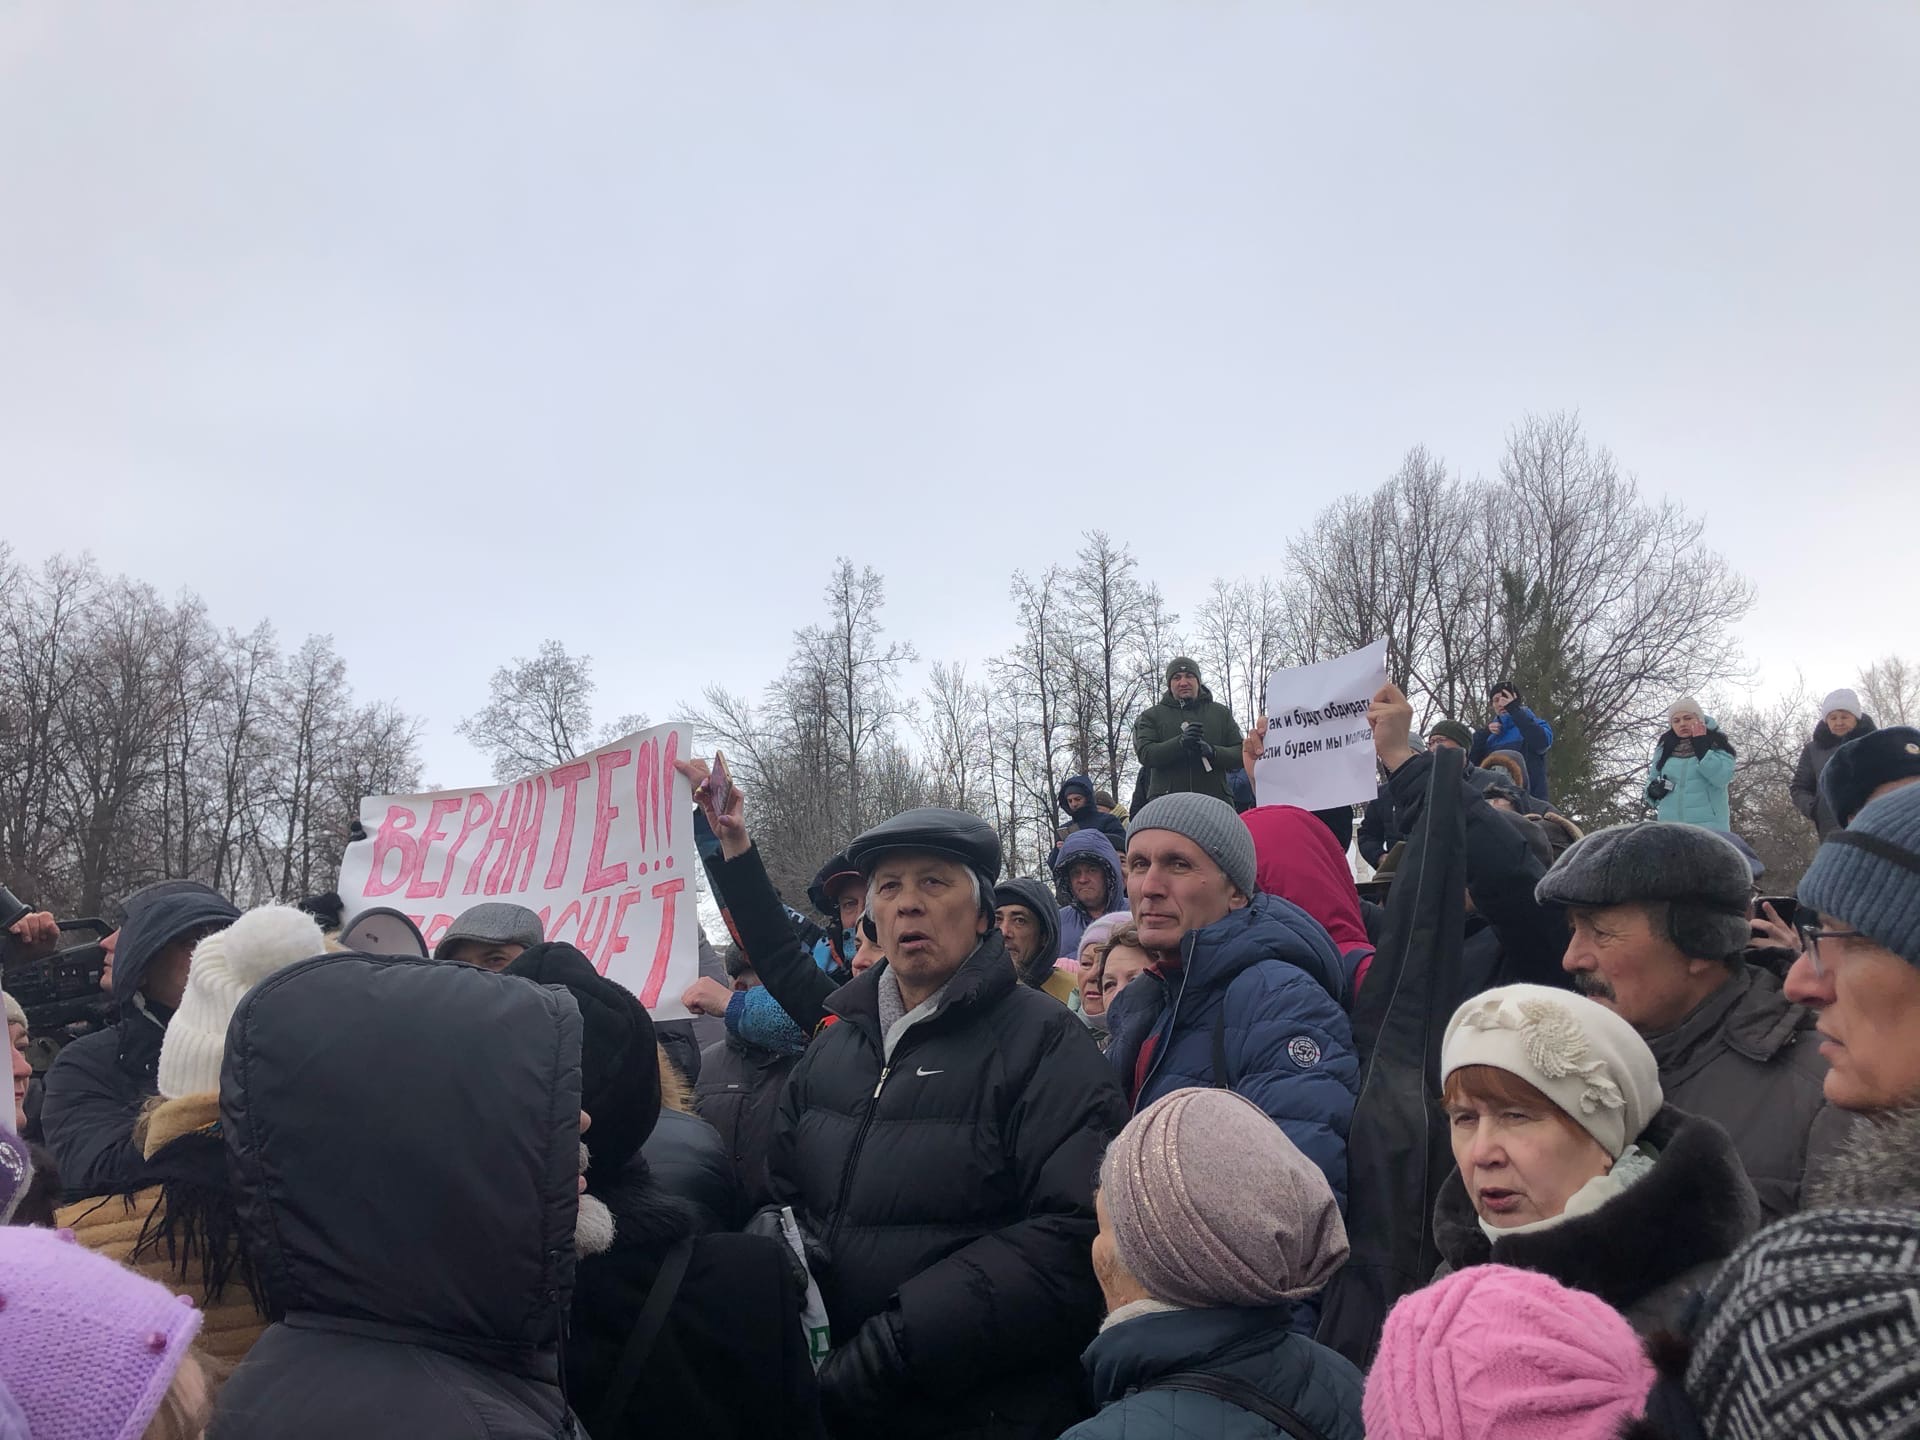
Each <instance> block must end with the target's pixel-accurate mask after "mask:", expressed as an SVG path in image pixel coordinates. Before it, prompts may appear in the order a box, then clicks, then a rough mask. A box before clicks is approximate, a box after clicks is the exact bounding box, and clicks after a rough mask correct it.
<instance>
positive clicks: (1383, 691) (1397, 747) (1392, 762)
mask: <svg viewBox="0 0 1920 1440" xmlns="http://www.w3.org/2000/svg"><path fill="white" fill-rule="evenodd" d="M1367 725H1368V727H1369V728H1370V729H1371V730H1372V731H1373V753H1374V754H1375V755H1377V756H1379V757H1380V763H1381V764H1382V765H1384V766H1386V767H1387V769H1388V770H1389V771H1394V770H1398V769H1399V768H1400V767H1401V766H1402V765H1404V764H1406V763H1407V761H1409V760H1411V759H1412V758H1413V704H1412V702H1411V701H1409V700H1408V699H1407V697H1406V696H1405V695H1403V694H1402V693H1401V692H1400V687H1399V686H1397V685H1393V684H1386V685H1382V686H1381V687H1380V688H1379V689H1378V690H1376V691H1375V692H1374V696H1373V702H1372V703H1371V704H1369V705H1368V706H1367Z"/></svg>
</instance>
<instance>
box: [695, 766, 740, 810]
mask: <svg viewBox="0 0 1920 1440" xmlns="http://www.w3.org/2000/svg"><path fill="white" fill-rule="evenodd" d="M700 801H701V803H702V804H704V805H705V806H706V807H707V809H708V811H709V812H710V813H712V814H713V815H716V816H719V815H724V814H726V813H727V807H728V806H730V805H732V804H733V777H732V776H731V775H729V774H728V773H727V757H726V756H725V755H722V754H721V753H720V752H719V751H718V750H716V751H714V752H713V768H712V769H711V770H710V771H709V772H708V773H707V778H706V782H705V783H704V784H702V785H701V787H700Z"/></svg>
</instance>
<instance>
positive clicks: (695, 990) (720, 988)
mask: <svg viewBox="0 0 1920 1440" xmlns="http://www.w3.org/2000/svg"><path fill="white" fill-rule="evenodd" d="M732 999H733V991H731V990H729V989H728V988H727V987H726V986H724V985H722V984H721V983H720V982H719V981H718V980H713V979H709V978H708V977H707V976H705V975H702V976H701V977H700V978H699V979H698V980H696V981H694V982H693V984H691V985H689V986H688V987H687V993H686V994H684V995H682V996H681V997H680V1003H681V1004H682V1005H684V1006H686V1007H687V1009H689V1010H691V1011H692V1012H693V1013H694V1014H696V1015H711V1016H713V1017H714V1018H715V1019H724V1018H726V1013H727V1002H728V1001H730V1000H732Z"/></svg>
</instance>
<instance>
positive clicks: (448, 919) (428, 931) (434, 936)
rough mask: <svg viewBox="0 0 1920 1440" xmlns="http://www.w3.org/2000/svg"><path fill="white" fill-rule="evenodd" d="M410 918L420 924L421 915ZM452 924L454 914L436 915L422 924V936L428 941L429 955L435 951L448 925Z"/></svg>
mask: <svg viewBox="0 0 1920 1440" xmlns="http://www.w3.org/2000/svg"><path fill="white" fill-rule="evenodd" d="M410 918H411V919H412V920H413V923H414V924H416V925H420V917H419V916H417V915H416V916H412V917H410ZM451 924H453V916H451V915H436V916H434V917H433V919H431V920H429V921H427V923H426V924H424V925H420V935H421V938H422V939H424V940H425V941H426V942H427V953H428V954H429V955H431V954H432V953H433V949H434V946H436V945H438V944H439V943H440V939H441V937H442V936H443V935H445V934H446V933H447V927H448V926H449V925H451Z"/></svg>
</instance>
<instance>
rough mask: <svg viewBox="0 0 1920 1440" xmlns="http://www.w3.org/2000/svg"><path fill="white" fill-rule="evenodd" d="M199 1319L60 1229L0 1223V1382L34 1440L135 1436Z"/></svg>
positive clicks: (182, 1301) (182, 1302)
mask: <svg viewBox="0 0 1920 1440" xmlns="http://www.w3.org/2000/svg"><path fill="white" fill-rule="evenodd" d="M201 1318H202V1317H201V1314H200V1312H199V1311H198V1310H196V1309H194V1308H193V1304H192V1302H191V1301H189V1300H187V1299H186V1298H185V1297H184V1296H177V1295H174V1294H173V1293H172V1292H171V1291H169V1290H168V1289H167V1288H166V1286H164V1285H157V1284H155V1283H154V1282H153V1281H151V1280H148V1279H146V1278H145V1277H144V1276H141V1275H136V1274H134V1272H133V1271H131V1270H128V1269H126V1268H124V1267H123V1266H120V1265H116V1264H115V1263H114V1262H113V1261H111V1260H109V1259H107V1258H106V1257H105V1256H103V1255H95V1254H94V1253H93V1252H91V1251H89V1250H85V1249H83V1248H81V1247H80V1246H79V1245H77V1244H75V1243H74V1239H73V1235H72V1233H71V1232H69V1231H65V1230H58V1231H56V1230H39V1229H30V1228H24V1227H18V1228H12V1229H5V1230H0V1389H4V1390H5V1391H6V1392H7V1394H8V1395H10V1396H11V1397H12V1399H13V1401H14V1403H15V1404H16V1405H18V1406H19V1408H20V1411H21V1412H22V1413H23V1414H24V1415H25V1416H26V1421H27V1431H28V1433H29V1434H31V1435H32V1436H33V1440H139V1436H140V1435H141V1434H143V1433H144V1432H145V1430H146V1428H147V1423H148V1422H149V1421H150V1420H152V1419H153V1414H154V1411H156V1410H158V1409H159V1408H160V1402H161V1401H162V1400H163V1399H165V1398H166V1394H167V1388H168V1387H169V1386H170V1385H172V1384H173V1372H174V1371H176V1370H178V1369H179V1368H180V1362H181V1361H182V1360H183V1359H184V1358H185V1357H186V1353H187V1346H189V1345H190V1344H192V1343H193V1337H194V1336H195V1335H197V1334H199V1333H200V1321H201Z"/></svg>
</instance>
